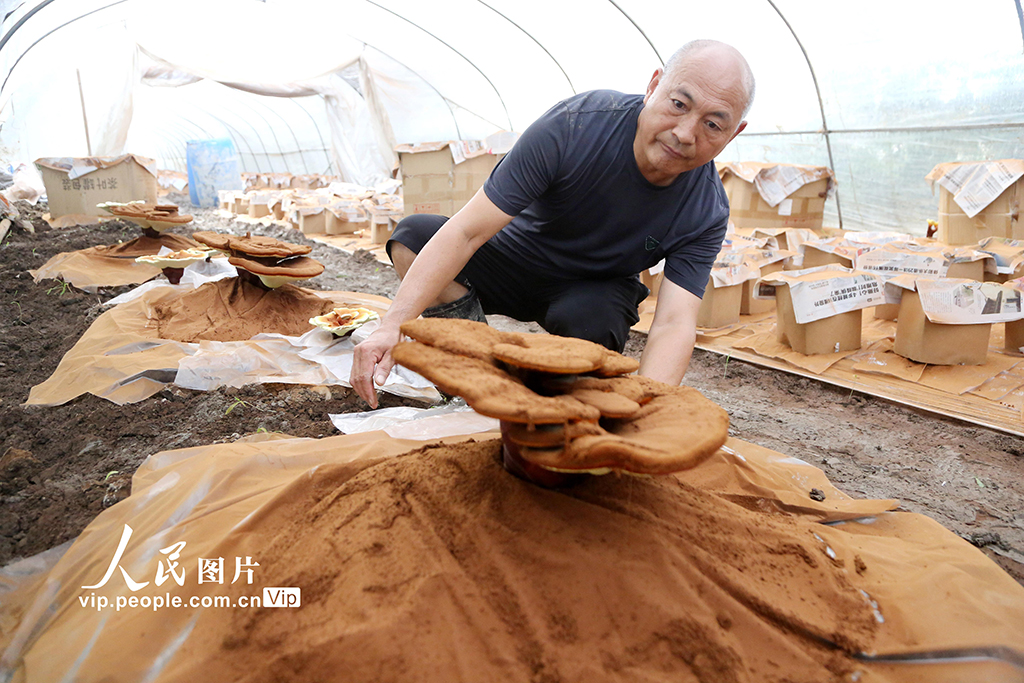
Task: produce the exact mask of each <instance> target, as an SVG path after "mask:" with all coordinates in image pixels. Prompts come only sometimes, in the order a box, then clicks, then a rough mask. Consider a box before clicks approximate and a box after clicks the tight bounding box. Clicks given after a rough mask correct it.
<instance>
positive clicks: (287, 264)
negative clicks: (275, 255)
mask: <svg viewBox="0 0 1024 683" xmlns="http://www.w3.org/2000/svg"><path fill="white" fill-rule="evenodd" d="M228 263H230V264H231V265H233V266H237V267H238V268H245V269H246V270H248V271H249V272H250V273H253V274H254V275H266V276H268V277H288V278H295V279H298V280H305V279H307V278H311V277H316V276H317V275H319V274H320V273H322V272H324V264H322V263H320V262H319V261H317V260H316V259H311V258H309V257H308V256H300V257H299V258H294V259H288V260H287V261H282V262H280V263H278V264H276V265H273V266H268V265H267V264H265V263H261V262H259V261H257V260H254V259H249V258H245V257H244V256H230V257H228Z"/></svg>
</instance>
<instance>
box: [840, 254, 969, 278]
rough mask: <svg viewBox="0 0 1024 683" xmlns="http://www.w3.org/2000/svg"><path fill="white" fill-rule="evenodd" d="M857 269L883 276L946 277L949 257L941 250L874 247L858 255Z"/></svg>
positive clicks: (855, 262)
mask: <svg viewBox="0 0 1024 683" xmlns="http://www.w3.org/2000/svg"><path fill="white" fill-rule="evenodd" d="M854 264H855V267H856V269H857V270H863V271H865V272H868V273H875V274H876V275H880V276H881V277H883V278H889V277H892V276H895V275H905V274H910V275H920V276H925V277H946V272H947V271H948V270H949V264H950V261H949V259H947V258H946V254H944V253H943V252H942V251H941V250H928V251H922V252H919V253H917V252H913V251H903V250H899V251H896V250H890V249H872V250H871V251H868V252H864V253H862V254H860V255H858V256H857V258H856V260H855V261H854Z"/></svg>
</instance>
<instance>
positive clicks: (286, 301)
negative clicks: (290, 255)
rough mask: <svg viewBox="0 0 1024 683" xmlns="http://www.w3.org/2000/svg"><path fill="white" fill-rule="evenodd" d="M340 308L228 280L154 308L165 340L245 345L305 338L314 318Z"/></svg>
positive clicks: (302, 294) (299, 293) (303, 294)
mask: <svg viewBox="0 0 1024 683" xmlns="http://www.w3.org/2000/svg"><path fill="white" fill-rule="evenodd" d="M334 305H335V304H334V303H333V302H332V301H330V300H328V299H323V298H321V297H319V296H317V295H316V294H313V293H311V292H308V291H305V290H303V289H300V288H299V287H295V286H294V285H284V286H282V287H278V288H277V289H272V290H269V291H268V290H265V289H261V288H260V287H257V286H256V285H254V284H252V283H250V282H246V281H245V280H243V279H241V278H226V279H224V280H217V281H216V282H207V283H206V284H204V285H202V286H201V287H198V288H196V289H195V290H193V291H191V292H186V293H185V294H182V295H181V296H179V297H178V298H176V299H174V300H173V301H171V302H169V303H167V304H158V305H156V306H154V307H153V311H152V314H151V317H152V319H153V320H154V321H155V322H156V325H157V329H158V334H159V336H160V338H161V339H173V340H174V341H180V342H189V343H192V342H199V341H202V340H207V341H244V340H246V339H251V338H252V337H253V336H254V335H257V334H260V333H264V332H276V333H278V334H285V335H290V336H296V337H297V336H300V335H302V334H305V333H306V332H308V331H309V330H310V329H312V326H311V325H310V324H309V319H310V318H312V317H315V316H318V315H322V314H324V313H326V312H327V311H330V310H331V309H332V308H334Z"/></svg>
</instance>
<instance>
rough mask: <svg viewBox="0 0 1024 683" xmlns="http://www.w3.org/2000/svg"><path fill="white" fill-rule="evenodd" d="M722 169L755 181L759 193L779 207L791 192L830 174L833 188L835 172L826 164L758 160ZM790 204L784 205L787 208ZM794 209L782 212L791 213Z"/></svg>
mask: <svg viewBox="0 0 1024 683" xmlns="http://www.w3.org/2000/svg"><path fill="white" fill-rule="evenodd" d="M721 168H722V172H726V171H727V172H730V173H733V174H735V175H737V176H739V177H740V178H743V180H746V181H747V182H748V183H753V184H754V187H756V188H757V191H758V193H759V194H760V195H761V197H762V198H763V199H764V200H765V201H766V202H767V203H768V205H769V206H771V207H776V206H778V205H779V204H780V203H782V201H783V200H785V199H786V197H788V196H789V195H791V194H793V193H794V192H796V191H797V190H799V189H800V188H801V187H803V186H804V185H807V184H808V183H813V182H815V181H816V180H821V179H822V178H828V179H829V180H828V191H829V192H831V191H832V187H833V185H834V183H835V176H834V175H832V171H830V170H829V169H828V168H827V167H825V166H793V165H790V164H761V163H755V162H729V163H727V164H723V165H722V167H721ZM785 210H786V207H783V211H785ZM790 213H792V211H791V210H790V211H788V212H787V213H782V212H781V211H780V215H789V214H790Z"/></svg>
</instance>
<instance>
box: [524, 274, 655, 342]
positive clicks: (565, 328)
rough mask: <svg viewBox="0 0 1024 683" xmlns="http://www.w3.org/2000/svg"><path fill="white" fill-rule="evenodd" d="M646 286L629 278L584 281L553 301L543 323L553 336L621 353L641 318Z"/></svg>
mask: <svg viewBox="0 0 1024 683" xmlns="http://www.w3.org/2000/svg"><path fill="white" fill-rule="evenodd" d="M642 288H643V285H640V283H639V281H637V282H636V283H634V282H632V281H631V280H629V279H625V278H624V279H622V280H611V281H604V282H583V283H580V285H579V286H578V287H574V288H572V289H570V290H569V291H567V292H566V293H565V294H563V296H561V297H559V298H558V299H557V300H556V301H554V302H552V303H551V305H550V306H549V307H548V310H547V313H546V315H545V316H544V320H542V321H541V324H542V325H543V326H544V329H546V330H547V331H548V332H550V333H551V334H558V335H561V336H563V337H576V338H578V339H586V340H587V341H592V342H595V343H597V344H600V345H602V346H604V347H605V348H608V349H611V350H612V351H618V352H619V353H621V352H622V350H623V349H624V348H626V340H627V339H629V328H630V327H632V326H633V325H635V324H636V322H637V321H638V320H639V319H640V316H639V314H638V313H637V305H638V304H639V300H640V299H642V298H643V297H642V296H641V295H642V294H643V291H642Z"/></svg>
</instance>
